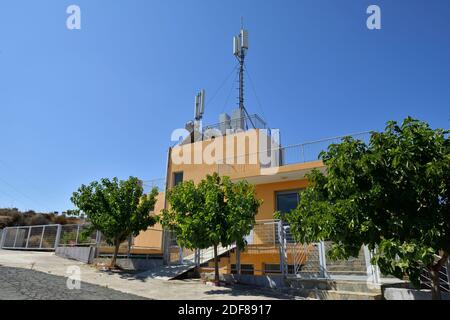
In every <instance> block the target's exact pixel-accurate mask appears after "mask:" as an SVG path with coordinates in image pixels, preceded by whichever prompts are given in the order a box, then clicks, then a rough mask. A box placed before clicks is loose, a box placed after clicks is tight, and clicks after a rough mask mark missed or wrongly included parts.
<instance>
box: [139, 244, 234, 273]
mask: <svg viewBox="0 0 450 320" xmlns="http://www.w3.org/2000/svg"><path fill="white" fill-rule="evenodd" d="M234 248H236V245H231V246H228V247H222V246H218V247H217V256H221V255H222V254H224V253H227V252H229V251H231V250H233V249H234ZM213 259H214V248H213V247H210V248H208V249H203V250H200V263H199V265H201V264H204V263H207V262H209V261H211V260H213ZM195 260H196V255H195V254H191V255H189V256H186V257H183V263H182V264H172V265H166V266H159V267H157V268H155V269H152V270H149V271H145V272H142V273H140V274H138V277H139V278H147V277H150V278H154V279H159V280H165V281H167V280H173V279H176V278H178V277H180V276H181V275H183V274H185V273H186V272H188V271H191V270H192V269H194V268H195V267H196V266H197V265H196V262H195Z"/></svg>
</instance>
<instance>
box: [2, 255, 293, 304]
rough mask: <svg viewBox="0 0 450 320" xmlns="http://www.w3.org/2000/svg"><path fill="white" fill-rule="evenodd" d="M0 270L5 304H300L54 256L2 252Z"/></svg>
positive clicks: (245, 289)
mask: <svg viewBox="0 0 450 320" xmlns="http://www.w3.org/2000/svg"><path fill="white" fill-rule="evenodd" d="M74 266H75V267H78V268H80V271H81V280H82V281H83V283H82V285H81V289H82V290H81V292H72V291H69V290H67V288H66V281H67V280H66V279H67V278H66V277H67V276H68V274H67V270H68V268H71V267H74ZM0 268H2V269H0V299H2V298H5V296H6V298H9V299H10V298H13V297H14V298H15V299H23V297H29V298H33V297H35V298H42V299H44V298H45V299H47V298H49V299H56V298H58V299H131V298H137V296H138V297H145V298H148V299H157V300H160V299H162V300H242V299H245V300H267V299H276V300H278V299H295V298H296V297H293V296H291V295H289V294H285V293H281V292H277V291H274V290H270V289H263V288H255V287H251V286H237V285H236V286H230V287H228V286H227V287H211V286H207V285H204V284H202V283H201V282H200V281H199V280H172V281H164V280H161V279H157V278H155V277H152V275H148V276H147V277H141V276H136V275H133V274H126V273H109V272H100V271H98V270H97V269H96V268H95V267H93V266H91V265H85V264H83V263H81V262H78V261H73V260H67V259H63V258H61V257H58V256H55V254H54V253H50V252H24V251H9V250H0ZM7 268H9V269H7ZM17 268H19V270H17ZM8 270H10V273H9V274H8V273H7V272H6V271H8ZM36 271H39V272H41V274H38V275H36V274H35V273H34V272H36ZM55 276H58V277H55ZM28 279H30V281H28ZM27 281H28V282H27ZM111 289H114V290H116V291H114V290H111ZM34 291H36V293H34ZM97 291H98V293H97ZM5 292H6V293H5ZM118 295H120V296H118Z"/></svg>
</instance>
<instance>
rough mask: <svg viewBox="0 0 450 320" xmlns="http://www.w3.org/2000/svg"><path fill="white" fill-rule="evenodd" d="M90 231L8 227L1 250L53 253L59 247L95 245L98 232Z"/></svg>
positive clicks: (70, 227)
mask: <svg viewBox="0 0 450 320" xmlns="http://www.w3.org/2000/svg"><path fill="white" fill-rule="evenodd" d="M88 230H89V229H88V225H59V224H54V225H39V226H21V227H7V228H5V229H3V232H2V235H1V238H0V248H2V249H14V250H43V251H53V250H55V249H56V248H57V247H58V246H90V245H95V244H96V238H97V232H88Z"/></svg>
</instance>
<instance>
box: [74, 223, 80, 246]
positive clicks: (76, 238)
mask: <svg viewBox="0 0 450 320" xmlns="http://www.w3.org/2000/svg"><path fill="white" fill-rule="evenodd" d="M79 233H80V225H77V236H76V237H75V246H77V245H78V234H79Z"/></svg>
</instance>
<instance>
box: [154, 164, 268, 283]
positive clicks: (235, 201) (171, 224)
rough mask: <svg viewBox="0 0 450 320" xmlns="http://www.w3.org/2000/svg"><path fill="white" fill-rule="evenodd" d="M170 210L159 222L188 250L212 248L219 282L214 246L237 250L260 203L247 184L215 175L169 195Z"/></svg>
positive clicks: (170, 192)
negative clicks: (231, 246) (233, 245)
mask: <svg viewBox="0 0 450 320" xmlns="http://www.w3.org/2000/svg"><path fill="white" fill-rule="evenodd" d="M167 199H168V201H169V205H170V209H169V210H163V212H162V216H161V223H162V225H163V226H164V227H166V228H167V229H169V230H172V231H174V232H175V234H176V236H177V241H178V244H179V245H180V246H182V247H185V248H188V249H206V248H210V247H214V270H215V282H216V284H218V283H219V263H218V262H219V261H218V256H217V247H218V246H219V245H220V244H221V245H222V246H224V247H226V246H229V245H231V244H233V243H235V242H236V244H237V246H238V247H239V248H240V249H243V248H244V247H245V245H246V243H245V239H244V237H245V236H247V235H248V234H249V233H250V231H251V230H252V228H253V226H254V224H255V216H256V214H257V212H258V208H259V206H260V204H261V201H260V200H258V199H256V198H255V190H254V187H253V186H252V185H250V184H249V183H248V182H246V181H241V182H238V183H232V182H231V181H230V179H229V178H228V177H223V178H221V177H219V175H217V174H216V173H215V174H213V175H212V176H211V175H208V176H207V177H206V178H205V179H204V180H202V181H201V182H200V183H199V184H198V185H197V186H196V185H195V184H194V183H193V182H192V181H186V182H183V183H181V184H179V185H177V186H176V187H174V188H173V189H172V190H170V191H169V192H168V195H167Z"/></svg>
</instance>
